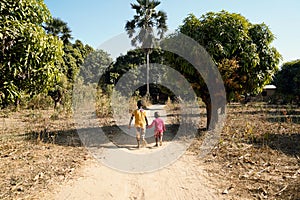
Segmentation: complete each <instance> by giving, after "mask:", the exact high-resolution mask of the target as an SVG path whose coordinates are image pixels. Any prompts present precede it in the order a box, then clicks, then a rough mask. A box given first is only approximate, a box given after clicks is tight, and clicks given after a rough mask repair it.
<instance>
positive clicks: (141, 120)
mask: <svg viewBox="0 0 300 200" xmlns="http://www.w3.org/2000/svg"><path fill="white" fill-rule="evenodd" d="M132 115H133V116H134V121H135V122H134V126H135V127H140V128H145V126H146V119H145V117H146V111H145V110H143V109H137V110H135V111H133V113H132Z"/></svg>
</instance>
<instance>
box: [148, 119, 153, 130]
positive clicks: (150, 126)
mask: <svg viewBox="0 0 300 200" xmlns="http://www.w3.org/2000/svg"><path fill="white" fill-rule="evenodd" d="M154 123H155V121H154V120H153V121H152V123H151V124H150V125H149V126H147V128H152V126H153V125H154Z"/></svg>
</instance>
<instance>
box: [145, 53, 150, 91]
mask: <svg viewBox="0 0 300 200" xmlns="http://www.w3.org/2000/svg"><path fill="white" fill-rule="evenodd" d="M149 54H150V53H149V50H147V70H146V76H147V82H146V84H147V93H146V96H147V97H150V87H149Z"/></svg>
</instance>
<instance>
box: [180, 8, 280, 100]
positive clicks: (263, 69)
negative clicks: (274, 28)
mask: <svg viewBox="0 0 300 200" xmlns="http://www.w3.org/2000/svg"><path fill="white" fill-rule="evenodd" d="M179 30H180V32H181V33H184V34H186V35H188V36H190V37H191V38H193V39H194V40H196V41H197V42H199V44H200V45H202V46H203V47H204V48H205V49H206V50H207V51H208V53H209V54H210V55H211V57H212V59H213V60H214V62H215V64H216V65H217V66H218V67H219V68H220V69H222V70H221V75H225V74H226V75H225V76H226V77H224V83H225V87H226V91H227V94H228V97H229V96H232V93H235V95H236V96H240V95H247V94H257V93H258V92H260V91H261V90H262V89H263V87H264V86H265V85H266V84H268V83H270V82H271V80H272V78H273V76H274V74H275V73H276V71H277V70H278V67H279V61H280V59H281V55H280V54H279V52H278V51H277V50H276V49H275V48H274V47H272V46H271V43H272V42H273V40H274V35H273V34H272V32H271V31H270V29H269V28H268V26H267V25H265V24H264V23H262V24H252V23H250V22H249V21H248V20H247V19H246V18H245V17H243V16H242V15H240V14H236V13H229V12H227V11H224V10H223V11H221V12H218V13H214V12H208V13H207V14H205V15H202V16H201V17H200V18H199V19H198V18H196V17H195V16H194V15H189V16H188V17H187V18H186V19H185V20H184V24H183V25H182V26H180V28H179ZM229 74H230V76H228V75H229ZM233 82H234V84H233Z"/></svg>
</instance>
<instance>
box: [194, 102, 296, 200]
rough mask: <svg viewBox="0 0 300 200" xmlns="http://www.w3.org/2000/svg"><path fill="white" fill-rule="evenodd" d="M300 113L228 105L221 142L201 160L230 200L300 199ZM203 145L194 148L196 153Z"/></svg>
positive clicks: (264, 107) (276, 108)
mask: <svg viewBox="0 0 300 200" xmlns="http://www.w3.org/2000/svg"><path fill="white" fill-rule="evenodd" d="M299 131H300V109H299V108H298V109H297V108H294V107H277V106H273V107H272V106H264V105H249V106H241V105H235V106H229V108H228V112H227V119H226V123H225V126H224V128H223V131H222V132H221V139H220V142H219V144H218V145H217V146H216V148H215V149H214V150H213V152H211V154H210V155H209V156H207V157H206V158H205V159H204V160H203V161H204V164H205V166H206V169H207V171H208V172H209V173H210V174H211V177H212V178H213V179H215V178H217V180H218V182H217V183H216V185H217V187H219V188H222V191H221V192H224V197H225V198H228V199H241V198H243V199H244V198H246V199H300V132H299ZM200 144H201V138H199V141H198V142H196V143H195V144H193V145H192V148H191V150H192V151H194V152H196V153H200V152H198V149H199V148H197V147H198V146H199V145H200Z"/></svg>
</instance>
